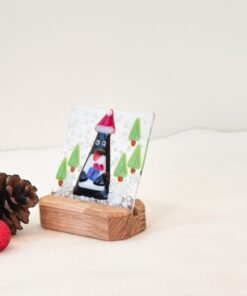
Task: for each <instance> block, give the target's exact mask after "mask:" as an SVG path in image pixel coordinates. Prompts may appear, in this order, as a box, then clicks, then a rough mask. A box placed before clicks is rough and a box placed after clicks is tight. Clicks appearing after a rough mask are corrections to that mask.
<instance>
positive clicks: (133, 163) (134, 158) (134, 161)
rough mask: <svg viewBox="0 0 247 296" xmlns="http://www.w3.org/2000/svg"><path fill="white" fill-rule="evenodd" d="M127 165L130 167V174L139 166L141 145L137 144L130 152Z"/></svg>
mask: <svg viewBox="0 0 247 296" xmlns="http://www.w3.org/2000/svg"><path fill="white" fill-rule="evenodd" d="M128 167H129V168H130V169H131V173H132V174H134V173H135V172H136V170H139V169H140V168H141V145H138V146H137V147H136V148H135V150H134V152H133V153H132V155H131V157H130V159H129V161H128Z"/></svg>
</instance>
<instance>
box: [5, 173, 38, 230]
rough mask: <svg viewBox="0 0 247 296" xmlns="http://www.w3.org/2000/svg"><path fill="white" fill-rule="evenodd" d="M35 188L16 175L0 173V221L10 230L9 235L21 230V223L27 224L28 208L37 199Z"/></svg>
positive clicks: (35, 202)
mask: <svg viewBox="0 0 247 296" xmlns="http://www.w3.org/2000/svg"><path fill="white" fill-rule="evenodd" d="M36 191H37V188H36V187H34V186H32V184H31V183H30V182H29V181H27V180H22V179H21V178H20V177H19V176H18V175H13V176H8V175H6V174H4V173H0V220H3V221H4V222H5V223H6V224H7V225H8V226H9V228H10V230H11V234H15V233H16V230H17V229H18V230H21V229H22V226H21V222H23V223H25V224H27V223H28V222H29V215H30V212H29V210H28V209H29V208H31V207H34V206H35V205H36V204H37V203H38V201H39V198H38V196H37V195H36Z"/></svg>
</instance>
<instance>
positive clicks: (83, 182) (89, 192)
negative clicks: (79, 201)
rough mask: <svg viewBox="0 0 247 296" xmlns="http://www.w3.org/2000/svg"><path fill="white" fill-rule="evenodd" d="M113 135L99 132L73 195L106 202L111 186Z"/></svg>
mask: <svg viewBox="0 0 247 296" xmlns="http://www.w3.org/2000/svg"><path fill="white" fill-rule="evenodd" d="M110 141H111V134H106V133H102V132H98V133H97V136H96V138H95V141H94V144H93V146H92V148H91V151H90V153H89V155H88V157H87V159H86V161H85V164H84V166H83V168H82V170H81V172H80V175H79V177H78V180H77V183H76V185H75V187H74V189H73V194H75V195H79V196H87V197H93V198H96V199H101V200H102V199H103V200H106V199H107V198H108V194H109V185H110V163H111V151H110V150H111V144H110Z"/></svg>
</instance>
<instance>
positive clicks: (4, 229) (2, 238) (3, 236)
mask: <svg viewBox="0 0 247 296" xmlns="http://www.w3.org/2000/svg"><path fill="white" fill-rule="evenodd" d="M10 239H11V233H10V229H9V226H8V225H7V224H6V223H4V222H3V221H2V220H0V252H1V251H3V250H4V249H6V248H7V246H8V244H9V242H10Z"/></svg>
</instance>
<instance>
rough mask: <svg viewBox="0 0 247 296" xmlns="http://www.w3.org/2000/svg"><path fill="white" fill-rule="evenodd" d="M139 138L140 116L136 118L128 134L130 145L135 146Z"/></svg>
mask: <svg viewBox="0 0 247 296" xmlns="http://www.w3.org/2000/svg"><path fill="white" fill-rule="evenodd" d="M140 139H141V121H140V118H136V120H135V122H134V124H133V126H132V128H131V131H130V134H129V140H130V141H131V146H135V145H136V142H137V141H139V140H140Z"/></svg>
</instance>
